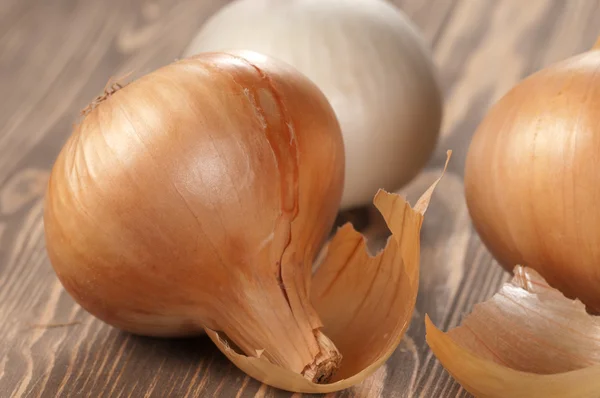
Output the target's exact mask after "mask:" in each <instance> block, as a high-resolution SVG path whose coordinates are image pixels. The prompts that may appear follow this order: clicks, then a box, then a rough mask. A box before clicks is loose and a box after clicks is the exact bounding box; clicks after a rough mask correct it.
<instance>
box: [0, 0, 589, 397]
mask: <svg viewBox="0 0 600 398" xmlns="http://www.w3.org/2000/svg"><path fill="white" fill-rule="evenodd" d="M222 3H223V2H220V1H219V2H217V1H214V2H203V1H197V0H183V1H179V2H176V3H173V2H169V1H167V0H160V1H152V2H142V1H133V2H120V1H117V0H110V1H105V2H85V1H73V0H56V1H52V2H38V1H35V0H26V1H14V0H13V1H6V2H3V3H2V5H1V6H0V87H2V89H3V93H4V100H3V102H2V107H0V396H1V397H10V396H15V397H21V396H44V397H46V396H47V397H52V396H80V395H89V396H98V397H101V396H133V397H142V396H148V397H164V396H178V397H179V396H181V397H195V396H209V395H213V396H225V397H233V396H238V397H253V396H255V397H286V396H295V397H299V396H300V394H295V395H292V394H288V393H284V392H281V391H276V390H274V389H272V388H269V387H266V386H263V385H260V384H259V383H257V382H256V381H254V380H250V379H249V378H248V377H246V376H245V375H244V374H243V373H241V372H240V371H238V370H237V369H236V368H235V367H233V366H232V365H231V364H230V363H228V362H227V360H226V359H225V358H224V357H223V356H222V355H221V354H220V353H219V352H218V351H217V350H216V348H214V346H213V345H212V344H211V343H210V342H209V341H208V340H207V339H206V338H202V337H201V338H195V339H181V340H177V339H176V340H158V339H150V338H141V337H137V336H131V335H128V334H126V333H122V332H119V331H117V330H114V329H112V328H110V327H108V326H106V325H104V324H102V323H100V322H99V321H96V320H95V319H93V318H92V317H91V316H89V315H88V314H86V313H85V312H84V311H83V310H81V309H80V308H79V307H78V306H77V305H75V304H74V303H73V301H72V299H71V298H70V297H69V296H68V295H67V294H66V293H64V291H63V289H62V287H61V286H60V284H59V283H58V281H57V279H56V277H55V276H54V273H53V271H52V269H51V267H50V265H49V262H48V260H47V257H46V254H45V247H44V240H43V226H42V222H41V215H42V205H43V203H42V195H43V192H44V189H45V184H46V181H47V177H48V173H49V169H50V167H51V164H52V162H53V160H54V158H55V156H56V154H57V153H58V151H59V150H60V147H61V145H62V143H63V142H64V140H65V139H66V137H67V136H68V135H69V134H70V130H71V125H72V123H74V122H75V121H76V120H77V118H78V113H79V110H80V109H82V108H83V107H84V106H85V105H86V104H87V103H88V102H89V101H90V99H92V98H94V97H95V95H96V94H97V93H98V92H99V91H101V90H102V88H103V87H104V84H105V83H106V81H107V80H108V78H109V77H111V76H117V77H118V76H122V75H124V74H126V73H127V72H130V71H134V73H133V77H135V76H139V75H141V74H144V73H147V72H149V71H151V70H153V69H155V68H157V67H159V66H161V65H163V64H166V63H168V62H170V61H172V60H173V59H175V58H176V57H178V56H179V55H180V54H181V52H182V51H183V49H184V47H185V46H186V44H187V43H188V42H189V40H190V39H191V37H192V36H193V34H194V32H195V31H196V29H197V28H198V27H199V26H200V25H201V23H202V21H203V20H204V19H205V18H206V17H207V16H208V15H210V14H211V13H212V12H214V10H216V9H217V8H218V7H219V6H220V4H222ZM397 3H398V5H399V6H400V7H401V8H402V9H403V10H404V11H405V12H406V13H407V15H408V16H409V17H410V18H411V19H413V21H415V23H416V24H417V25H418V26H419V28H420V29H421V31H422V32H423V35H424V37H425V38H426V40H428V41H429V42H430V43H431V45H432V47H433V50H434V55H435V60H436V63H437V65H438V67H439V70H440V79H441V82H442V85H443V87H444V91H445V96H446V102H447V106H446V114H445V122H444V127H443V135H442V139H441V141H440V144H439V146H438V150H437V151H436V154H435V156H434V157H433V158H432V159H431V162H430V163H429V165H428V167H427V169H426V170H425V172H424V173H422V174H421V175H420V176H419V177H418V178H417V179H416V180H415V181H414V182H413V183H411V184H410V186H409V187H407V188H405V189H404V190H403V191H404V192H405V193H406V194H407V196H408V197H409V199H413V200H414V198H415V197H416V195H417V194H418V193H420V192H421V191H422V190H423V189H424V187H425V186H427V185H428V184H429V183H430V182H431V181H432V180H433V179H434V178H435V177H436V176H437V174H438V173H439V169H440V167H441V166H442V164H443V160H444V158H445V151H446V149H453V150H454V157H453V160H452V163H451V166H450V170H449V173H448V174H447V176H446V177H445V178H444V180H443V181H442V183H441V184H440V186H439V189H438V191H437V192H436V195H435V197H434V200H433V202H432V205H431V207H430V210H429V213H428V216H427V218H426V222H425V225H424V229H423V250H422V269H423V271H422V277H421V286H420V288H421V291H420V295H419V299H418V303H417V309H416V311H415V316H414V319H413V322H412V324H411V327H410V330H409V332H408V334H407V336H406V338H405V339H404V340H403V342H402V343H401V346H400V347H399V349H398V350H397V351H396V353H395V354H394V355H393V356H392V358H391V359H390V360H389V361H388V363H387V364H386V365H385V366H384V367H382V368H381V369H380V370H379V371H378V372H376V373H375V374H374V375H373V376H372V377H371V378H369V379H368V380H366V381H365V382H364V383H362V384H361V385H359V386H357V387H355V388H353V389H350V390H347V391H344V392H341V393H338V394H329V396H330V397H334V396H335V397H416V396H420V397H454V396H466V394H465V393H464V392H463V391H462V390H461V389H460V387H459V386H458V385H457V384H456V383H454V382H453V381H452V379H451V378H450V377H449V376H448V375H447V373H446V372H445V371H444V370H443V369H442V368H441V367H440V365H439V364H438V362H437V361H436V360H435V358H434V357H433V356H432V355H431V352H430V351H429V349H428V348H427V346H426V344H425V341H424V326H423V318H424V315H425V314H426V313H428V314H429V315H430V316H431V317H432V319H433V320H434V322H436V324H438V325H439V326H441V327H444V328H447V327H451V326H454V325H456V324H458V323H459V322H460V319H461V318H462V316H463V315H464V313H466V312H467V311H469V310H470V309H471V308H472V306H473V304H474V303H476V302H479V301H482V300H484V299H485V298H487V297H489V296H490V295H491V294H493V292H495V291H496V290H497V288H498V286H499V285H500V283H502V281H504V280H506V278H507V275H506V274H505V273H504V272H502V271H501V269H500V267H498V266H497V265H495V263H494V262H493V260H492V259H491V257H490V256H489V254H488V252H487V251H486V250H485V249H484V248H483V247H482V245H481V243H480V242H479V240H478V238H477V236H476V235H475V234H474V233H473V231H472V228H471V225H470V221H469V217H468V213H467V210H466V207H465V204H464V197H463V183H462V176H463V168H464V157H465V154H466V150H467V148H468V143H469V140H470V136H471V134H472V133H473V131H474V129H475V128H476V126H477V124H478V123H479V121H480V120H481V118H482V117H483V116H484V114H485V111H486V109H487V108H488V107H489V105H490V104H491V103H493V102H494V101H495V100H496V99H498V98H499V97H500V96H501V95H502V94H503V93H504V92H506V91H507V90H508V89H509V88H510V87H511V86H512V85H514V84H515V83H516V82H517V81H518V80H519V79H520V78H522V77H524V76H526V75H527V74H529V73H531V72H533V71H535V70H537V69H539V68H541V67H543V66H544V65H548V64H550V63H552V62H554V61H557V60H559V59H562V58H565V57H567V56H569V55H571V54H574V53H576V52H579V51H582V50H584V49H586V48H588V47H590V46H591V45H592V43H593V42H594V41H595V39H596V35H597V34H598V33H600V32H598V31H597V27H598V26H600V7H599V4H600V2H595V1H588V0H573V1H571V2H569V3H568V5H567V3H566V2H564V1H561V0H555V1H546V0H532V1H527V2H524V1H522V0H505V1H502V2H496V1H491V0H483V1H472V0H462V1H456V2H450V1H446V0H427V1H419V0H398V1H397ZM48 324H53V325H54V326H55V327H39V326H38V325H48Z"/></svg>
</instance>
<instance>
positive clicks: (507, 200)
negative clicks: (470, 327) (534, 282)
mask: <svg viewBox="0 0 600 398" xmlns="http://www.w3.org/2000/svg"><path fill="white" fill-rule="evenodd" d="M599 71H600V51H597V50H596V51H589V52H587V53H584V54H581V55H578V56H575V57H572V58H570V59H568V60H566V61H563V62H560V63H558V64H555V65H553V66H550V67H548V68H546V69H544V70H542V71H540V72H538V73H535V74H533V75H532V76H530V77H528V78H527V79H525V80H524V81H523V82H521V83H520V84H518V85H517V86H515V87H514V88H513V89H512V90H511V91H510V92H509V93H508V94H506V95H505V96H504V98H502V99H501V100H500V101H499V102H498V103H497V104H496V105H495V106H494V107H493V108H492V109H491V110H490V112H489V113H488V115H487V116H486V118H485V119H484V121H483V122H482V123H481V125H480V127H479V128H478V130H477V132H476V133H475V135H474V137H473V140H472V143H471V146H470V148H469V152H468V156H467V161H466V171H465V190H466V199H467V204H468V207H469V212H470V214H471V217H472V219H473V223H474V225H475V228H476V230H477V232H478V233H479V235H480V236H481V239H482V240H483V242H484V243H485V244H486V246H487V247H488V248H489V250H490V251H491V252H492V254H493V255H494V256H495V257H496V259H498V261H499V262H500V263H501V264H502V265H503V266H504V267H505V268H506V269H507V270H512V268H513V267H514V265H515V264H523V265H525V266H528V267H531V268H533V269H535V270H537V271H538V272H539V273H540V274H541V275H542V276H543V277H544V278H545V279H546V280H547V281H548V282H549V283H550V285H552V286H553V287H555V288H557V289H559V290H560V291H561V292H562V293H564V294H565V295H567V296H568V297H570V298H575V297H577V298H579V299H581V300H582V301H583V302H584V303H585V304H586V306H587V307H588V309H589V310H591V311H594V312H598V311H600V206H599V205H598V204H599V203H600V174H599V173H598V170H600V156H598V153H600V113H599V111H598V110H599V109H600V73H599Z"/></svg>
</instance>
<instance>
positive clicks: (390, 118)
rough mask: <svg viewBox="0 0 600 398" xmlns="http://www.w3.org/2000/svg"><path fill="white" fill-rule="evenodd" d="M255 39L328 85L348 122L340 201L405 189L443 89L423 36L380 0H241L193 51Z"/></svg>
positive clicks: (436, 121)
mask: <svg viewBox="0 0 600 398" xmlns="http://www.w3.org/2000/svg"><path fill="white" fill-rule="evenodd" d="M232 49H247V50H253V51H257V52H261V53H263V54H267V55H270V56H272V57H275V58H278V59H280V60H282V61H285V62H287V63H289V64H291V65H292V66H294V67H295V68H296V69H298V70H299V71H300V72H302V73H304V74H305V75H306V76H308V77H309V78H310V79H311V80H312V81H313V82H315V83H316V84H317V86H319V88H320V89H321V90H322V91H323V92H324V93H325V96H326V97H327V99H328V100H329V102H330V103H331V105H332V107H333V109H334V111H335V113H336V115H337V117H338V119H339V122H340V125H341V127H342V132H343V136H344V145H345V150H346V182H345V187H344V193H343V198H342V208H343V209H344V208H350V207H355V206H363V205H367V204H369V203H371V201H372V199H373V196H374V195H375V193H376V191H377V189H379V188H384V189H386V190H397V189H398V188H401V187H402V186H403V185H404V184H406V183H407V182H408V181H410V180H411V179H412V178H413V177H414V176H415V175H416V174H417V173H418V172H419V171H420V170H421V169H422V168H423V166H424V165H425V163H426V162H427V160H428V159H429V157H430V156H431V153H432V152H433V149H434V147H435V144H436V141H437V137H438V133H439V129H440V125H441V119H442V96H441V94H440V89H439V86H438V84H437V81H436V77H435V71H434V65H433V62H432V60H431V56H430V54H429V51H428V49H427V45H426V43H425V41H424V40H423V39H422V38H421V37H420V36H419V33H418V32H417V30H416V28H415V27H414V26H413V24H412V23H411V22H410V21H409V20H408V18H407V17H406V16H405V15H404V14H403V13H402V12H401V11H400V10H398V9H397V8H395V7H394V6H393V5H391V4H389V3H387V2H384V1H381V0H288V1H274V0H239V1H235V2H233V3H231V4H229V5H228V6H226V7H224V8H222V9H221V10H220V11H219V12H217V13H216V14H215V15H214V16H212V17H211V18H210V19H209V20H208V21H207V22H206V23H205V24H204V25H203V26H202V28H201V29H200V32H199V33H198V34H197V36H196V37H195V38H194V40H193V41H192V42H191V44H190V45H189V47H188V48H187V50H186V51H185V54H184V55H185V56H188V55H192V54H197V53H200V52H206V51H218V50H232Z"/></svg>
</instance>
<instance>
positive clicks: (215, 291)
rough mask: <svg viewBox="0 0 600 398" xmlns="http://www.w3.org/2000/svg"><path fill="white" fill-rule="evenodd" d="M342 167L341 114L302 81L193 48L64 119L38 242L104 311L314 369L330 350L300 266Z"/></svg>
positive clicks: (308, 372)
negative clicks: (74, 118)
mask: <svg viewBox="0 0 600 398" xmlns="http://www.w3.org/2000/svg"><path fill="white" fill-rule="evenodd" d="M343 178H344V152H343V142H342V138H341V132H340V128H339V124H338V122H337V119H336V117H335V115H334V113H333V110H332V109H331V107H330V105H329V104H328V102H327V100H326V99H325V97H324V96H323V94H322V93H321V92H320V91H319V89H318V88H317V87H316V86H315V85H314V84H312V83H311V82H310V81H309V80H308V79H307V78H305V77H304V76H303V75H301V74H300V73H298V72H296V71H295V70H294V69H292V68H291V67H289V66H287V65H285V64H283V63H280V62H278V61H274V60H272V59H269V58H266V57H264V56H262V55H259V54H256V53H248V52H246V53H242V52H236V53H209V54H202V55H199V56H196V57H192V58H189V59H184V60H181V61H178V62H176V63H173V64H171V65H168V66H166V67H163V68H161V69H158V70H157V71H155V72H152V73H150V74H148V75H146V76H144V77H142V78H140V79H139V80H137V81H135V82H133V83H131V84H129V85H127V86H126V87H124V88H122V89H121V90H118V91H117V92H116V93H114V94H113V95H111V96H109V97H108V98H106V99H105V100H104V101H101V102H100V103H99V104H98V105H97V106H96V107H95V108H94V109H93V110H91V112H89V114H87V115H86V117H85V118H84V120H83V121H82V122H81V124H79V125H78V126H76V127H75V129H74V132H73V135H72V136H71V137H70V138H69V140H68V141H67V143H66V144H65V146H64V148H63V150H62V151H61V153H60V155H59V157H58V159H57V160H56V163H55V165H54V167H53V170H52V174H51V178H50V182H49V186H48V191H47V195H46V206H45V213H44V223H45V232H46V242H47V249H48V254H49V257H50V260H51V263H52V265H53V267H54V269H55V271H56V273H57V275H58V277H59V279H60V281H61V282H62V284H63V285H64V287H65V289H66V290H67V291H68V292H69V293H70V294H71V295H72V296H73V297H74V298H75V300H76V301H77V302H78V303H79V304H80V305H81V306H82V307H83V308H85V309H86V310H87V311H88V312H90V313H92V314H93V315H95V316H96V317H98V318H100V319H101V320H103V321H105V322H107V323H109V324H111V325H113V326H116V327H118V328H120V329H123V330H127V331H130V332H133V333H137V334H142V335H150V336H165V337H168V336H182V335H191V334H197V333H200V332H202V330H203V328H204V327H208V328H210V329H213V330H218V331H222V332H223V333H224V334H225V335H227V337H228V338H229V339H230V340H231V341H233V342H234V343H235V344H236V345H237V346H238V347H239V348H240V349H241V350H242V351H244V353H245V354H246V355H249V356H259V355H262V356H263V357H264V358H266V359H268V360H269V361H271V362H272V363H274V364H276V365H278V366H281V367H283V368H285V369H289V370H292V371H294V372H297V373H302V374H304V375H305V377H307V378H309V379H314V380H315V381H320V380H321V379H322V378H326V377H327V376H328V375H323V374H321V375H319V374H318V373H319V371H320V370H322V369H321V368H327V367H331V366H330V365H331V364H325V365H323V366H321V365H319V363H317V362H315V361H316V360H317V359H318V358H321V359H322V358H323V357H325V358H326V359H327V358H329V356H331V358H330V359H331V361H333V362H335V361H339V356H338V357H336V355H337V354H336V350H335V347H333V344H332V343H331V342H329V340H328V339H327V338H326V337H325V336H324V335H322V334H321V333H320V332H319V328H320V327H321V326H322V325H321V322H320V320H319V317H318V316H317V314H316V312H315V311H314V309H313V308H312V306H311V304H310V301H309V299H308V292H309V289H310V272H311V266H312V262H313V259H314V257H315V256H316V254H317V252H318V250H319V249H320V247H321V245H322V243H323V241H324V240H325V238H326V236H327V234H328V233H329V230H330V228H331V226H332V225H333V222H334V219H335V216H336V212H337V209H338V207H339V204H340V200H341V194H342V188H343ZM263 350H264V351H263ZM334 365H335V364H334ZM334 367H335V366H334ZM328 369H329V368H328ZM329 370H330V369H329ZM329 370H327V371H329Z"/></svg>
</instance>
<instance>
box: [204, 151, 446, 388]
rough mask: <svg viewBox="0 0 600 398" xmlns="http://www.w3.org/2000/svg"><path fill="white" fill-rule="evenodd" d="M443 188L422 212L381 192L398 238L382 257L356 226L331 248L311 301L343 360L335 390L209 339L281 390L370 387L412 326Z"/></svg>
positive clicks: (381, 204) (215, 336)
mask: <svg viewBox="0 0 600 398" xmlns="http://www.w3.org/2000/svg"><path fill="white" fill-rule="evenodd" d="M449 159H450V152H448V160H449ZM447 164H448V161H446V165H447ZM444 170H445V168H444ZM442 173H443V172H442ZM440 178H441V176H440ZM438 182H439V179H438V180H437V181H436V182H434V183H433V185H432V186H431V187H430V188H429V189H428V190H427V191H426V192H425V193H424V194H423V195H422V196H421V198H420V199H419V201H418V202H417V203H416V204H415V206H414V207H411V206H410V205H409V204H408V202H406V200H405V199H404V198H402V197H401V196H400V195H397V194H390V193H387V192H385V191H379V192H378V193H377V195H376V196H375V199H374V204H375V206H376V207H377V209H378V210H379V212H380V213H381V214H382V216H383V218H384V219H385V221H386V223H387V227H388V228H389V230H390V231H391V232H392V236H391V237H390V238H389V239H388V242H387V245H386V247H385V248H384V249H383V250H382V251H381V252H379V253H378V254H377V255H376V256H374V257H373V256H371V255H369V254H368V251H367V248H366V242H365V238H364V237H363V236H362V235H361V234H359V233H358V232H356V230H355V229H354V228H353V227H352V226H351V225H349V224H346V225H344V226H343V227H341V228H340V229H339V230H338V231H337V233H336V235H335V236H334V237H333V239H332V240H331V241H330V242H329V243H328V245H327V247H326V252H325V254H324V258H323V259H322V261H321V262H320V265H319V267H318V269H317V271H316V273H315V274H314V276H313V279H312V289H311V301H312V303H313V304H314V306H315V308H316V310H317V311H318V313H319V316H320V318H321V320H322V321H323V324H324V328H323V332H324V333H325V334H326V335H327V336H328V337H329V338H330V339H331V340H332V341H333V343H334V344H335V345H336V347H338V349H339V350H340V353H341V354H342V356H343V360H342V362H341V366H340V368H339V370H338V372H337V373H336V374H335V376H334V379H333V380H332V382H331V383H328V384H316V383H312V382H310V381H308V380H306V378H303V377H300V376H299V375H298V374H297V373H293V372H290V371H289V370H286V369H283V368H281V367H279V366H276V365H274V364H272V363H271V362H269V361H268V360H266V359H265V358H263V357H262V356H247V355H243V354H240V353H239V352H238V351H237V350H236V349H235V348H233V347H231V345H230V344H229V343H228V342H227V341H226V340H225V339H223V338H222V336H221V335H220V333H218V332H217V331H213V330H210V329H207V334H208V335H209V337H210V338H211V339H212V340H213V341H214V342H215V344H216V345H217V346H218V347H219V349H220V350H221V351H222V352H223V353H224V354H225V355H226V356H227V357H228V358H229V359H230V360H231V361H232V362H233V363H234V364H235V365H236V366H238V367H239V368H240V369H242V370H243V371H244V372H246V373H247V374H248V375H250V376H251V377H253V378H255V379H257V380H259V381H261V382H263V383H266V384H269V385H271V386H274V387H277V388H280V389H284V390H288V391H293V392H302V393H327V392H332V391H338V390H342V389H345V388H348V387H350V386H353V385H355V384H358V383H360V382H361V381H363V380H364V379H365V378H367V377H368V376H370V375H371V374H372V373H373V372H375V371H376V370H377V369H378V368H379V367H380V366H381V365H383V364H384V363H385V361H386V360H387V359H388V358H389V357H390V355H391V354H392V353H393V352H394V350H395V349H396V347H397V346H398V344H399V343H400V340H401V339H402V336H404V333H405V332H406V330H407V328H408V325H409V323H410V320H411V317H412V314H413V310H414V307H415V301H416V297H417V291H418V285H419V257H420V230H421V225H422V223H423V217H424V214H425V211H426V210H427V206H428V205H429V201H430V199H431V195H432V194H433V191H434V189H435V186H436V185H437V183H438Z"/></svg>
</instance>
